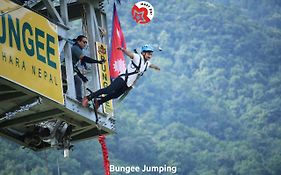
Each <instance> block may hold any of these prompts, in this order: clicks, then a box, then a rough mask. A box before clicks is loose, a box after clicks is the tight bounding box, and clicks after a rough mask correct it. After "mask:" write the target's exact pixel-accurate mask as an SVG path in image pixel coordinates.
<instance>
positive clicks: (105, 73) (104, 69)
mask: <svg viewBox="0 0 281 175" xmlns="http://www.w3.org/2000/svg"><path fill="white" fill-rule="evenodd" d="M96 50H97V59H98V60H102V59H104V60H105V62H104V63H103V64H98V71H99V77H100V86H101V87H100V88H105V87H107V86H109V84H110V73H109V67H108V58H107V47H106V45H105V44H103V43H100V42H96ZM112 111H113V104H112V100H109V101H107V102H105V103H104V104H103V112H104V113H106V114H110V113H112Z"/></svg>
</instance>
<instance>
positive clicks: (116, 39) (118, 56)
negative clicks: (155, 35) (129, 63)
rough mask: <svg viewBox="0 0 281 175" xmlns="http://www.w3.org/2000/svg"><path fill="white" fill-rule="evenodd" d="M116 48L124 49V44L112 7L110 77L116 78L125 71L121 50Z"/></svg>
mask: <svg viewBox="0 0 281 175" xmlns="http://www.w3.org/2000/svg"><path fill="white" fill-rule="evenodd" d="M118 47H123V48H126V42H125V39H124V35H123V32H122V29H121V25H120V22H119V19H118V15H117V10H116V6H115V3H114V6H113V24H112V39H111V53H110V77H111V78H116V77H118V75H119V74H120V73H122V72H124V71H125V70H126V62H125V58H124V55H123V52H122V51H121V50H118V49H117V48H118Z"/></svg>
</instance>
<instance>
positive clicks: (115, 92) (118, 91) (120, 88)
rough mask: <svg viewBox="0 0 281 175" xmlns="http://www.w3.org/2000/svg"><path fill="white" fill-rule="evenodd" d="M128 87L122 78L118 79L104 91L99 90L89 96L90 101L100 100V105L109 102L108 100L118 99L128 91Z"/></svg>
mask: <svg viewBox="0 0 281 175" xmlns="http://www.w3.org/2000/svg"><path fill="white" fill-rule="evenodd" d="M128 89H129V88H128V86H127V84H126V82H125V81H124V80H123V79H122V78H121V77H117V78H116V79H115V80H113V81H112V82H111V84H110V85H109V86H107V87H105V88H103V89H100V90H97V91H96V92H93V93H92V94H90V95H89V96H88V99H89V100H92V99H93V98H98V97H99V98H100V99H98V102H99V104H102V103H104V102H107V101H108V100H111V99H114V98H118V97H119V96H121V95H122V94H123V93H124V92H126V90H128ZM102 94H106V96H104V97H102V96H101V95H102Z"/></svg>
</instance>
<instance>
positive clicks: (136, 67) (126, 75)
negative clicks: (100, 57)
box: [119, 55, 148, 83]
mask: <svg viewBox="0 0 281 175" xmlns="http://www.w3.org/2000/svg"><path fill="white" fill-rule="evenodd" d="M139 56H140V63H139V65H136V64H135V63H134V61H133V60H132V65H133V66H134V68H135V69H136V70H135V71H134V72H128V69H126V72H125V73H124V74H120V75H119V76H125V82H126V83H127V81H128V77H129V76H130V75H134V74H138V75H139V76H142V75H143V73H144V72H145V71H146V69H147V66H148V63H145V69H144V71H143V72H142V73H141V74H139V72H140V68H141V60H142V59H141V55H139Z"/></svg>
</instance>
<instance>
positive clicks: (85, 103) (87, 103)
mask: <svg viewBox="0 0 281 175" xmlns="http://www.w3.org/2000/svg"><path fill="white" fill-rule="evenodd" d="M88 105H89V100H88V98H87V97H84V98H83V100H82V106H84V107H87V106H88Z"/></svg>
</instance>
